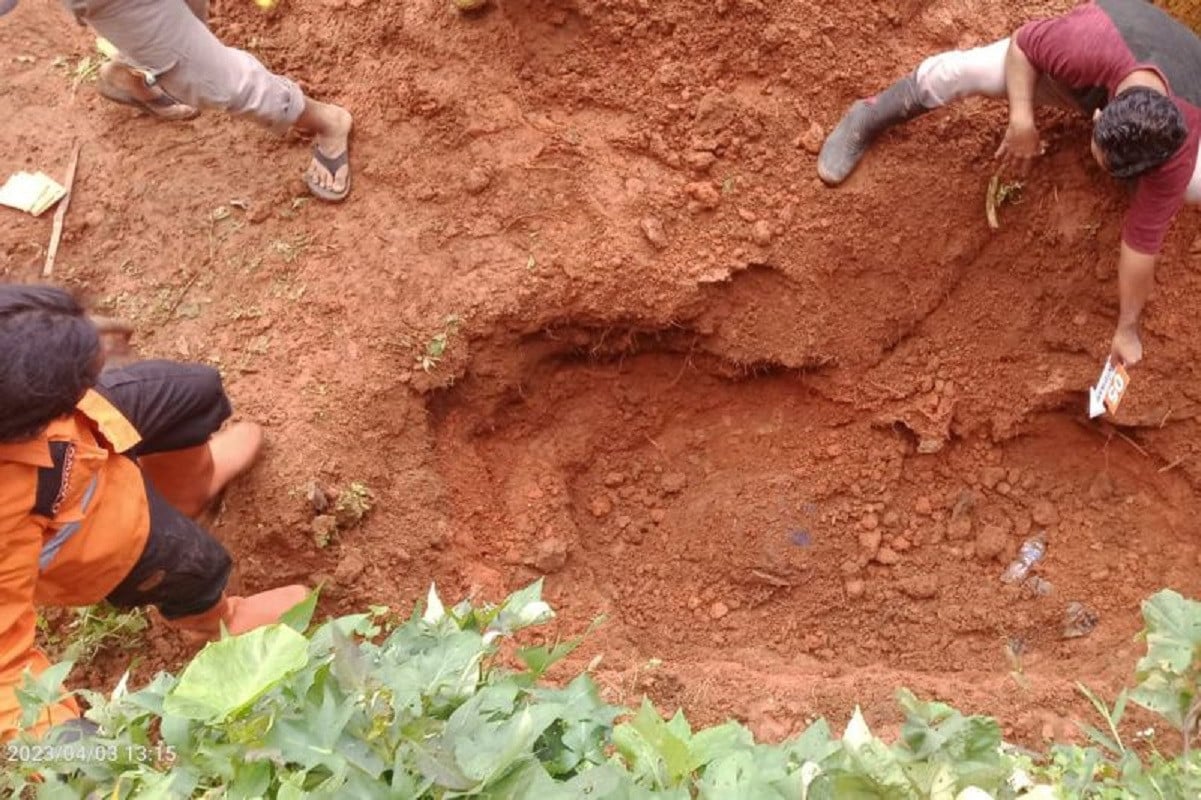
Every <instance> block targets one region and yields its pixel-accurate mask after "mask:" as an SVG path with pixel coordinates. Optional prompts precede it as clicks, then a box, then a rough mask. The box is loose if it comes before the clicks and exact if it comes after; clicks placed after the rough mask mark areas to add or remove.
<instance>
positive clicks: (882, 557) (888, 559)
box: [876, 547, 901, 567]
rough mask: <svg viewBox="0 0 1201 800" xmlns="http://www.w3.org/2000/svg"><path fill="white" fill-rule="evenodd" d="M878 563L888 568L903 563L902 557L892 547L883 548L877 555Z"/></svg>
mask: <svg viewBox="0 0 1201 800" xmlns="http://www.w3.org/2000/svg"><path fill="white" fill-rule="evenodd" d="M876 561H877V562H879V563H880V564H883V565H884V566H886V567H891V566H893V565H895V564H899V563H901V556H900V555H898V554H897V552H896V551H895V550H893V549H892V548H891V547H881V548H880V551H879V552H878V553H876Z"/></svg>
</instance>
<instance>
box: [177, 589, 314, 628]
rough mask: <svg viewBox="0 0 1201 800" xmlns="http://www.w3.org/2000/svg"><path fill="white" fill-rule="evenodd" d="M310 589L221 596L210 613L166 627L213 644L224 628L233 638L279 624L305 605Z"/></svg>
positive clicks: (273, 590) (185, 618)
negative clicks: (222, 626)
mask: <svg viewBox="0 0 1201 800" xmlns="http://www.w3.org/2000/svg"><path fill="white" fill-rule="evenodd" d="M308 595H309V590H308V589H307V588H306V587H304V586H298V585H292V586H281V587H279V588H278V589H271V590H269V591H266V592H260V593H258V594H253V595H251V596H250V597H237V596H232V597H227V596H225V595H222V596H221V599H220V600H219V601H217V604H216V605H215V606H213V607H212V608H210V609H209V610H208V611H204V612H201V613H199V614H194V615H192V616H190V617H180V618H179V619H171V620H167V624H168V625H170V626H171V627H173V628H175V629H176V630H180V631H183V632H184V633H185V634H187V635H188V637H189V638H191V639H194V640H197V641H213V640H216V639H218V638H220V636H221V625H222V623H224V625H225V628H226V630H228V631H229V633H230V634H231V635H233V636H237V635H238V634H239V633H246V631H250V630H254V629H255V628H261V627H263V626H264V625H270V624H272V623H273V622H279V618H280V617H282V616H283V615H284V613H285V612H287V611H289V610H290V609H291V608H292V607H294V606H296V605H298V604H300V603H302V602H304V599H305V598H306V597H308Z"/></svg>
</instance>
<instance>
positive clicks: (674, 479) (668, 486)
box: [662, 472, 688, 494]
mask: <svg viewBox="0 0 1201 800" xmlns="http://www.w3.org/2000/svg"><path fill="white" fill-rule="evenodd" d="M687 485H688V476H687V475H685V474H684V473H682V472H669V473H667V474H666V475H664V476H663V481H662V487H663V491H664V492H665V493H667V494H678V493H679V492H682V491H684V487H685V486H687Z"/></svg>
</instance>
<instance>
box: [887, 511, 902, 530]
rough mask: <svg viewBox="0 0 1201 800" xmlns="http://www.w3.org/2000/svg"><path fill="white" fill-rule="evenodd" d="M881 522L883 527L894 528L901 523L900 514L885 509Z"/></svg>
mask: <svg viewBox="0 0 1201 800" xmlns="http://www.w3.org/2000/svg"><path fill="white" fill-rule="evenodd" d="M883 522H884V527H885V528H895V527H896V526H897V525H900V524H901V515H900V514H898V513H897V512H895V511H887V512H885V514H884V520H883Z"/></svg>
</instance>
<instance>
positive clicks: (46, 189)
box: [0, 172, 67, 217]
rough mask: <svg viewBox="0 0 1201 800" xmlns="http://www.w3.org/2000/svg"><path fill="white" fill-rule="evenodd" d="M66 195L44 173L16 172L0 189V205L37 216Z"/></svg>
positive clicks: (57, 184) (56, 182)
mask: <svg viewBox="0 0 1201 800" xmlns="http://www.w3.org/2000/svg"><path fill="white" fill-rule="evenodd" d="M66 194H67V190H66V189H64V188H63V187H62V186H61V185H60V184H59V182H58V181H56V180H54V178H51V177H50V176H49V175H47V174H46V173H44V172H36V173H31V172H18V173H16V174H14V175H12V176H10V177H9V179H8V180H7V181H6V182H5V184H4V186H2V187H0V205H5V206H8V207H9V208H15V209H17V210H18V211H25V212H27V213H29V214H32V215H33V216H35V217H36V216H39V215H41V213H42V212H43V211H45V210H46V209H48V208H50V206H52V205H54V204H55V203H57V202H58V201H59V200H62V199H63V197H65V196H66Z"/></svg>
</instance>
